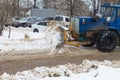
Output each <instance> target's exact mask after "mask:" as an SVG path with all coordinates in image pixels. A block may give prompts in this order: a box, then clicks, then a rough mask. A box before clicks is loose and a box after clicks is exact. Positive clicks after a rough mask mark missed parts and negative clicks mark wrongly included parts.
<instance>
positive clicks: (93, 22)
mask: <svg viewBox="0 0 120 80" xmlns="http://www.w3.org/2000/svg"><path fill="white" fill-rule="evenodd" d="M71 22H72V23H71V24H70V27H69V30H68V31H67V30H65V32H64V34H65V35H64V42H65V43H66V44H70V45H73V46H85V47H86V46H93V45H96V47H97V49H98V50H99V51H102V52H111V51H113V50H114V49H115V47H116V46H117V44H119V41H120V5H111V4H104V5H101V10H100V13H99V14H96V16H95V17H73V18H72V19H71ZM67 33H68V34H69V35H70V36H71V37H72V38H70V37H69V38H68V36H67V35H66V34H67Z"/></svg>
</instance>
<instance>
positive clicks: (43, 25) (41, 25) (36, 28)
mask: <svg viewBox="0 0 120 80" xmlns="http://www.w3.org/2000/svg"><path fill="white" fill-rule="evenodd" d="M46 29H47V22H46V21H40V22H37V23H35V24H33V25H32V31H33V32H37V33H39V32H44V31H45V30H46Z"/></svg>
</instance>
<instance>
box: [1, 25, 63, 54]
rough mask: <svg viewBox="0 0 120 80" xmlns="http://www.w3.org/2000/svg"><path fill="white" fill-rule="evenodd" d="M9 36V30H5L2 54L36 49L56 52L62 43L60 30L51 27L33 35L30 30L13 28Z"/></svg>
mask: <svg viewBox="0 0 120 80" xmlns="http://www.w3.org/2000/svg"><path fill="white" fill-rule="evenodd" d="M8 34H9V29H5V30H4V31H3V34H2V36H0V52H9V51H24V50H34V49H35V50H36V49H41V50H42V49H44V50H50V51H54V49H55V48H56V46H57V45H58V44H59V43H60V42H61V37H60V31H59V29H55V28H53V27H50V26H49V27H46V30H45V31H43V30H41V32H40V33H33V32H32V30H31V29H29V28H11V36H10V38H8Z"/></svg>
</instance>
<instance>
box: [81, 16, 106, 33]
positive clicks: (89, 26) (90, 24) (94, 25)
mask: <svg viewBox="0 0 120 80" xmlns="http://www.w3.org/2000/svg"><path fill="white" fill-rule="evenodd" d="M84 20H85V22H83V21H84ZM104 21H105V19H104V18H101V19H99V20H98V21H94V20H93V19H92V17H86V18H84V17H79V33H83V32H86V31H91V30H98V28H100V27H101V26H104V24H103V23H104Z"/></svg>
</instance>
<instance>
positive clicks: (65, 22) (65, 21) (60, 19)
mask: <svg viewBox="0 0 120 80" xmlns="http://www.w3.org/2000/svg"><path fill="white" fill-rule="evenodd" d="M54 20H55V22H57V23H59V24H61V25H63V26H65V27H67V28H68V26H69V24H70V17H69V16H63V15H56V16H55V18H54Z"/></svg>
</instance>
